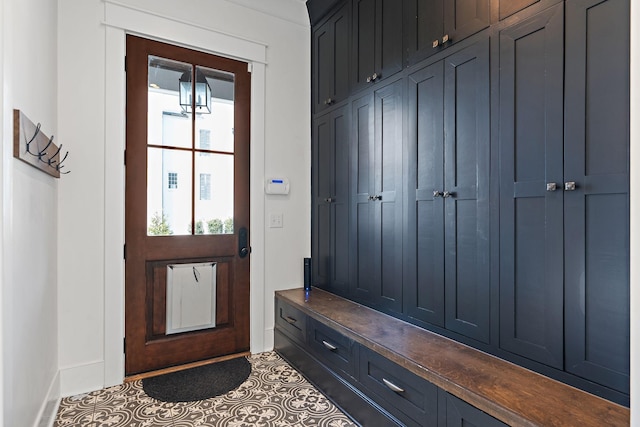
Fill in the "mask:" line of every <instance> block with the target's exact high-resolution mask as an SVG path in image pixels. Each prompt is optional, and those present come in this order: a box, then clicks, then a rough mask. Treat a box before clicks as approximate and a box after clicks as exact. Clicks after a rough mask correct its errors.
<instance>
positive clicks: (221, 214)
mask: <svg viewBox="0 0 640 427" xmlns="http://www.w3.org/2000/svg"><path fill="white" fill-rule="evenodd" d="M196 76H199V77H200V79H201V81H202V85H203V86H204V84H205V83H204V82H206V87H204V88H203V89H201V90H200V93H201V94H203V95H204V96H208V98H206V100H205V101H204V102H203V101H202V98H199V100H200V103H201V105H200V108H199V109H198V108H196V116H195V122H196V123H195V129H196V134H195V139H196V144H195V145H196V156H195V162H194V164H195V177H194V185H196V191H195V203H194V205H195V218H196V219H197V221H198V222H202V224H203V225H204V230H205V231H204V233H205V234H232V233H233V203H234V198H233V192H234V185H233V180H234V167H233V165H234V91H235V90H234V84H235V81H234V80H235V79H234V75H233V74H232V73H228V72H224V71H220V70H214V69H211V68H206V67H200V66H197V67H196ZM201 87H202V86H201ZM196 91H197V89H196ZM209 111H210V113H209Z"/></svg>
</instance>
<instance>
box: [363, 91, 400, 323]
mask: <svg viewBox="0 0 640 427" xmlns="http://www.w3.org/2000/svg"><path fill="white" fill-rule="evenodd" d="M402 83H403V81H402V80H397V81H396V82H394V83H392V84H389V85H387V86H386V87H384V88H382V89H378V90H376V91H375V94H374V99H375V154H374V159H375V164H374V175H373V183H374V186H373V190H374V191H373V196H374V200H372V201H371V204H372V205H373V206H374V218H375V219H374V226H375V232H374V236H375V238H374V247H375V249H376V252H377V253H376V257H375V259H374V262H373V263H372V264H371V266H370V267H371V268H372V269H373V270H374V271H375V273H374V280H376V281H379V282H380V306H382V307H384V308H388V309H390V310H393V311H396V312H398V313H400V312H401V311H402V164H403V163H402V148H403V144H402V141H403V139H402V126H403V103H404V97H403V84H402Z"/></svg>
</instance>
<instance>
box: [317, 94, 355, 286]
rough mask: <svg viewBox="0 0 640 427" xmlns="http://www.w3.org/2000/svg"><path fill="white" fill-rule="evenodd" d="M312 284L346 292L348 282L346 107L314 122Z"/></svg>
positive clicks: (347, 148)
mask: <svg viewBox="0 0 640 427" xmlns="http://www.w3.org/2000/svg"><path fill="white" fill-rule="evenodd" d="M314 141H315V144H314V153H313V159H314V164H313V183H312V186H313V195H314V200H313V218H314V221H313V235H312V240H313V255H314V264H313V269H314V277H313V284H314V285H317V286H320V287H323V288H325V289H328V290H331V291H334V292H336V293H339V294H342V295H346V294H347V293H348V283H349V186H348V185H345V183H346V182H349V106H348V105H346V106H344V107H342V108H339V109H336V110H334V111H332V112H330V113H328V114H326V115H324V116H322V117H319V118H317V119H315V121H314Z"/></svg>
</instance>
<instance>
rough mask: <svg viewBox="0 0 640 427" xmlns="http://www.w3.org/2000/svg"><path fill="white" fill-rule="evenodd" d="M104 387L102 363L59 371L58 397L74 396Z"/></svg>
mask: <svg viewBox="0 0 640 427" xmlns="http://www.w3.org/2000/svg"><path fill="white" fill-rule="evenodd" d="M103 387H104V362H102V361H100V362H94V363H87V364H86V365H80V366H72V367H68V368H63V369H61V370H60V395H61V396H62V397H68V396H75V395H76V394H82V393H88V392H90V391H95V390H100V389H102V388H103Z"/></svg>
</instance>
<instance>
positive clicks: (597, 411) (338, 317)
mask: <svg viewBox="0 0 640 427" xmlns="http://www.w3.org/2000/svg"><path fill="white" fill-rule="evenodd" d="M276 298H278V299H280V300H282V301H284V302H286V303H288V304H290V305H292V306H293V307H295V308H297V309H299V310H301V311H302V312H304V313H305V314H306V315H308V316H310V317H312V318H313V319H315V320H317V321H319V322H321V323H323V324H325V325H327V326H329V327H331V328H332V329H335V330H337V331H339V332H340V333H342V334H343V335H345V336H347V337H349V338H351V339H353V340H354V341H356V342H358V343H359V344H361V345H363V346H365V347H367V348H369V349H371V350H373V351H375V352H377V353H379V354H380V355H382V356H384V357H385V358H387V359H389V360H391V361H393V362H395V363H397V364H398V365H400V366H402V367H404V368H406V369H407V370H409V371H411V372H413V373H414V374H416V375H418V376H419V377H422V378H424V379H425V380H427V381H429V382H431V383H433V384H435V385H437V386H438V387H440V388H442V389H443V390H445V391H447V392H449V393H451V394H453V395H454V396H457V397H459V398H460V399H462V400H465V401H466V402H468V403H470V404H471V405H473V406H475V407H477V408H478V409H480V410H482V411H484V412H486V413H488V414H490V415H491V416H493V417H495V418H497V419H499V420H501V421H502V422H504V423H506V424H509V425H512V426H545V427H548V426H581V427H586V426H594V427H595V426H597V427H602V426H628V425H629V422H630V411H629V408H626V407H624V406H621V405H618V404H615V403H612V402H610V401H608V400H605V399H602V398H600V397H597V396H594V395H592V394H589V393H587V392H585V391H582V390H579V389H577V388H574V387H571V386H569V385H566V384H563V383H561V382H559V381H556V380H553V379H550V378H548V377H545V376H543V375H540V374H538V373H535V372H532V371H530V370H528V369H526V368H523V367H520V366H517V365H515V364H513V363H510V362H507V361H505V360H502V359H500V358H497V357H495V356H491V355H489V354H486V353H484V352H482V351H480V350H476V349H474V348H471V347H469V346H466V345H464V344H461V343H458V342H456V341H453V340H451V339H448V338H446V337H443V336H441V335H438V334H436V333H433V332H430V331H427V330H425V329H422V328H419V327H417V326H414V325H411V324H409V323H407V322H404V321H402V320H399V319H396V318H394V317H391V316H388V315H386V314H384V313H380V312H378V311H375V310H373V309H370V308H368V307H364V306H362V305H360V304H357V303H355V302H353V301H349V300H347V299H344V298H342V297H339V296H337V295H334V294H331V293H328V292H325V291H323V290H321V289H318V288H313V290H312V291H311V292H308V293H306V294H305V292H304V291H303V290H302V289H291V290H286V291H278V292H276Z"/></svg>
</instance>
